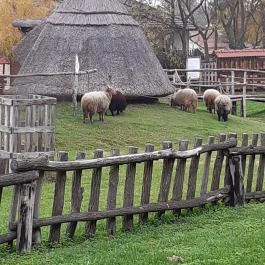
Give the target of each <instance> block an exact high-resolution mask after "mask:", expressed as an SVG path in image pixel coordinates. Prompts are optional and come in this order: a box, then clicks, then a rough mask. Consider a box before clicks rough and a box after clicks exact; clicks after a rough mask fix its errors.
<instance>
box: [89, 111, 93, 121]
mask: <svg viewBox="0 0 265 265" xmlns="http://www.w3.org/2000/svg"><path fill="white" fill-rule="evenodd" d="M92 117H93V114H92V113H90V112H89V120H90V123H93V120H92Z"/></svg>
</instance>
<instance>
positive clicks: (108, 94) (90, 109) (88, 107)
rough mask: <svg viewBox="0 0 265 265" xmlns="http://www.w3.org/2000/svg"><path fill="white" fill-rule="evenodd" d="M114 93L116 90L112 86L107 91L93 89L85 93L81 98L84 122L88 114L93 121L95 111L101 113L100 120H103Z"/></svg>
mask: <svg viewBox="0 0 265 265" xmlns="http://www.w3.org/2000/svg"><path fill="white" fill-rule="evenodd" d="M114 94H115V91H114V90H113V89H111V88H110V87H108V88H107V89H106V91H93V92H88V93H85V94H84V95H83V97H82V98H81V108H82V110H83V114H84V123H85V119H86V118H87V117H88V115H89V119H90V122H91V123H92V122H93V120H92V117H93V115H94V114H95V113H98V114H99V120H100V121H102V122H103V121H104V115H105V112H106V111H107V109H108V108H109V105H110V101H111V98H112V95H114Z"/></svg>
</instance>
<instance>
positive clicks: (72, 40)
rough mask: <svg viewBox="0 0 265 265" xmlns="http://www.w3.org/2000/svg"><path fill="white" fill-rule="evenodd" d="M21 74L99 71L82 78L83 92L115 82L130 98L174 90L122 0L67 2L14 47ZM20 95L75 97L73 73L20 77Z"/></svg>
mask: <svg viewBox="0 0 265 265" xmlns="http://www.w3.org/2000/svg"><path fill="white" fill-rule="evenodd" d="M14 54H15V56H16V57H17V58H18V60H19V62H20V64H21V65H22V66H21V70H20V73H21V74H22V73H43V72H44V73H51V72H62V71H63V72H66V71H74V60H75V54H78V55H79V62H80V70H89V69H95V68H96V69H98V72H97V73H95V74H92V75H91V76H90V80H89V87H88V85H87V84H88V82H87V77H84V76H83V77H81V78H80V83H79V94H83V93H85V92H87V91H89V90H102V89H104V84H106V83H108V77H109V76H111V77H112V79H111V81H112V83H113V84H114V85H115V86H117V87H118V88H120V89H121V90H122V91H123V92H124V93H125V94H126V95H129V96H160V95H167V94H170V93H172V92H174V87H172V86H171V84H170V82H169V80H168V78H167V76H166V75H165V74H164V71H163V69H162V67H161V65H160V63H159V61H158V59H157V58H156V56H155V55H154V53H153V51H152V49H151V47H150V45H149V43H148V42H147V40H146V38H145V36H144V34H143V32H142V31H141V30H140V28H139V25H138V23H137V22H136V21H135V20H134V19H133V18H132V17H131V15H129V13H128V11H127V9H126V8H125V6H123V4H121V2H120V1H119V0H89V1H87V0H65V1H64V2H63V3H61V4H60V5H59V6H58V7H57V9H56V10H55V11H54V12H53V13H52V14H51V15H50V16H49V17H48V18H47V19H46V20H45V21H43V23H41V24H40V25H39V26H37V27H35V28H34V29H33V30H32V31H30V32H29V33H27V34H26V35H25V37H24V39H23V40H22V41H21V43H19V44H18V45H17V46H16V47H15V48H14ZM15 83H16V86H15V87H14V89H13V91H14V92H15V93H20V94H21V93H23V94H24V93H37V94H47V95H57V96H60V95H70V94H71V93H72V90H71V89H72V87H73V77H71V78H70V77H61V76H60V77H58V76H57V77H53V78H47V77H45V78H44V77H38V78H27V79H23V80H22V79H17V80H16V82H15Z"/></svg>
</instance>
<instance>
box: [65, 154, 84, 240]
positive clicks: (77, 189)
mask: <svg viewBox="0 0 265 265" xmlns="http://www.w3.org/2000/svg"><path fill="white" fill-rule="evenodd" d="M85 157H86V154H85V153H84V152H79V153H78V154H77V156H76V160H80V159H85ZM81 178H82V170H75V171H74V172H73V180H72V196H71V212H72V213H79V212H80V209H81V204H82V199H83V192H84V188H83V187H81V181H82V180H81ZM76 226H77V222H71V223H69V224H68V226H67V229H66V235H67V236H68V237H70V238H73V237H74V233H75V230H76Z"/></svg>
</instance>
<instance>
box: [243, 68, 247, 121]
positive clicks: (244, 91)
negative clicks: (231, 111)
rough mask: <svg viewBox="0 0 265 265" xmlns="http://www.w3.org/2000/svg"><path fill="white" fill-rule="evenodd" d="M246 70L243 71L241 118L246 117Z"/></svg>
mask: <svg viewBox="0 0 265 265" xmlns="http://www.w3.org/2000/svg"><path fill="white" fill-rule="evenodd" d="M246 94H247V72H244V85H243V110H242V112H243V118H244V119H245V118H246V117H247V99H246Z"/></svg>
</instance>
